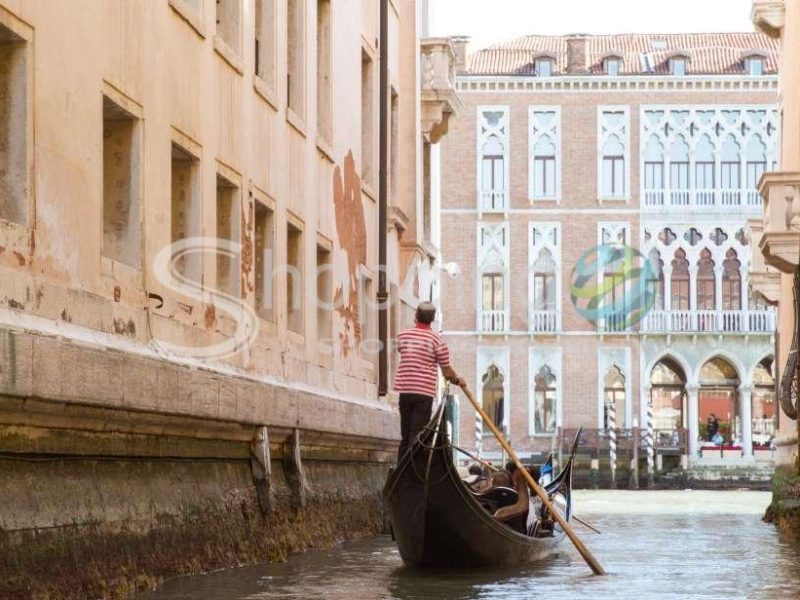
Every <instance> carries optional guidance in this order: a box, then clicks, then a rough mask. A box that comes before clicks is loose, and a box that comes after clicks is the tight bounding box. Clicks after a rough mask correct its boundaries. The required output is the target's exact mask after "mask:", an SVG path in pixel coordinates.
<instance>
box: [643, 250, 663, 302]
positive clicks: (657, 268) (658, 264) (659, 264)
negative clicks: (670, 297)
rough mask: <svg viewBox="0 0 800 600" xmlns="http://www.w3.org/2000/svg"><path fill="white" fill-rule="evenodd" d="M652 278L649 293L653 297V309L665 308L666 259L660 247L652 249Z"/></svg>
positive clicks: (649, 282)
mask: <svg viewBox="0 0 800 600" xmlns="http://www.w3.org/2000/svg"><path fill="white" fill-rule="evenodd" d="M649 259H650V279H649V281H648V282H647V285H648V290H647V292H648V294H651V295H652V297H653V308H652V309H653V310H664V261H663V260H661V254H660V253H659V251H658V249H656V248H653V249H652V250H650V256H649Z"/></svg>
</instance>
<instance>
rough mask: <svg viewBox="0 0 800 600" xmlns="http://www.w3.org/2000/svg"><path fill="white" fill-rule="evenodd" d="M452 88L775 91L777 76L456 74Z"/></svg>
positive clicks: (553, 90)
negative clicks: (454, 86)
mask: <svg viewBox="0 0 800 600" xmlns="http://www.w3.org/2000/svg"><path fill="white" fill-rule="evenodd" d="M456 90H457V91H458V92H460V93H470V92H498V91H500V92H564V91H576V92H580V91H586V92H601V91H602V92H605V91H620V92H639V91H656V92H658V91H696V92H710V91H746V92H769V91H774V92H777V91H778V76H777V75H759V76H744V75H684V76H673V75H638V76H637V75H619V76H606V75H568V76H564V75H556V76H553V77H534V76H525V75H470V74H461V75H458V76H457V77H456Z"/></svg>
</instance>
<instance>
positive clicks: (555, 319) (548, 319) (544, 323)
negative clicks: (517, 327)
mask: <svg viewBox="0 0 800 600" xmlns="http://www.w3.org/2000/svg"><path fill="white" fill-rule="evenodd" d="M528 327H529V328H530V331H533V332H536V333H548V332H554V331H560V330H561V314H560V313H559V312H558V311H557V310H533V309H531V311H530V312H529V314H528Z"/></svg>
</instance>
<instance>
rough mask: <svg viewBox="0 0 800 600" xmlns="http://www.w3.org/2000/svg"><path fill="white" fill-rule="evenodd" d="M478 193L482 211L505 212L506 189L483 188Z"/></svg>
mask: <svg viewBox="0 0 800 600" xmlns="http://www.w3.org/2000/svg"><path fill="white" fill-rule="evenodd" d="M478 195H479V199H478V202H479V206H480V212H504V211H505V210H506V206H507V205H506V191H505V190H481V191H480V192H478Z"/></svg>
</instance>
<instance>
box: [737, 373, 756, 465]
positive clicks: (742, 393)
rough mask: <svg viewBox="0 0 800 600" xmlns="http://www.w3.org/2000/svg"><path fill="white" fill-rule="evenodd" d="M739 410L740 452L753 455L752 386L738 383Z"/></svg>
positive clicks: (747, 456)
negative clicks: (740, 422)
mask: <svg viewBox="0 0 800 600" xmlns="http://www.w3.org/2000/svg"><path fill="white" fill-rule="evenodd" d="M739 410H740V414H741V417H742V454H743V456H744V457H745V458H752V457H753V386H752V385H750V384H749V383H742V384H740V385H739Z"/></svg>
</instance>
